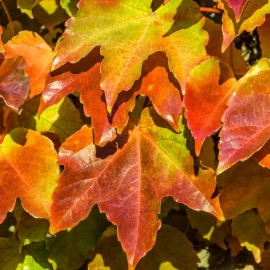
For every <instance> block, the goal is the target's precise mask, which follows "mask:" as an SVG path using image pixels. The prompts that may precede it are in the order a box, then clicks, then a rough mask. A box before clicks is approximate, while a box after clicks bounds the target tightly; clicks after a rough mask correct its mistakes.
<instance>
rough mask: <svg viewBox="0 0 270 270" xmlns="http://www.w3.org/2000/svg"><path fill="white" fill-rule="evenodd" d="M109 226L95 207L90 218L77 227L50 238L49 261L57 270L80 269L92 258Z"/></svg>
mask: <svg viewBox="0 0 270 270" xmlns="http://www.w3.org/2000/svg"><path fill="white" fill-rule="evenodd" d="M108 224H109V223H108V221H107V220H106V217H105V215H104V214H100V213H99V212H98V209H97V207H94V208H93V209H92V211H91V213H90V215H89V217H88V218H87V219H86V220H84V221H82V222H81V223H80V224H79V225H78V226H77V227H75V228H73V229H71V230H67V231H63V232H60V233H58V234H57V235H56V236H53V237H51V238H48V240H47V248H48V252H49V260H50V261H51V262H52V263H53V264H54V265H56V266H57V267H56V269H57V270H66V269H78V268H79V267H80V266H82V264H83V263H84V262H85V261H86V259H89V258H90V254H91V251H93V250H94V248H95V247H96V245H97V241H98V239H99V237H100V236H101V234H102V233H103V231H104V230H105V229H106V227H107V226H108Z"/></svg>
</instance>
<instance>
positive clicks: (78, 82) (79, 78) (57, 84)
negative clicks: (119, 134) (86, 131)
mask: <svg viewBox="0 0 270 270" xmlns="http://www.w3.org/2000/svg"><path fill="white" fill-rule="evenodd" d="M90 56H92V57H93V58H92V59H91V58H90V57H87V58H86V59H85V60H86V61H83V62H81V63H79V65H80V67H83V68H84V67H85V65H86V66H87V67H89V66H90V67H89V69H86V71H84V70H83V71H82V72H81V73H78V74H76V73H72V70H71V71H67V72H64V73H61V74H59V75H56V76H54V77H51V78H50V80H49V82H48V85H47V87H46V89H45V90H44V93H43V95H42V98H41V103H40V108H39V113H41V112H42V111H44V110H45V109H46V108H48V107H49V106H51V105H53V104H56V103H57V102H59V101H60V100H61V99H62V98H63V97H64V96H66V95H68V94H70V93H72V92H74V91H75V90H76V91H79V92H80V94H81V95H80V100H81V102H82V103H83V104H84V108H83V109H84V113H85V115H86V116H88V117H91V120H92V126H93V128H94V133H95V143H96V144H99V145H104V144H105V143H107V142H108V141H110V140H112V139H114V138H115V129H114V127H113V126H112V125H111V123H110V122H109V119H108V115H107V110H106V105H105V103H104V101H103V99H104V96H103V91H102V90H101V89H100V85H99V83H100V79H101V75H100V63H96V64H94V63H93V67H91V64H89V62H91V63H92V62H95V59H99V56H97V54H96V53H94V55H90ZM88 60H89V62H88V63H87V61H88Z"/></svg>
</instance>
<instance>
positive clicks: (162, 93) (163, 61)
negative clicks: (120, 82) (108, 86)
mask: <svg viewBox="0 0 270 270" xmlns="http://www.w3.org/2000/svg"><path fill="white" fill-rule="evenodd" d="M138 95H141V96H148V97H149V98H150V99H151V101H152V103H153V106H154V108H155V110H156V112H157V113H158V114H159V115H160V116H161V117H162V118H164V119H165V120H166V121H167V122H168V123H169V124H170V125H171V126H172V127H173V128H174V129H175V130H178V119H179V115H180V113H181V111H182V102H181V97H180V91H179V89H178V88H177V81H175V78H174V77H173V76H172V74H170V71H169V68H168V65H167V58H166V56H165V55H164V54H163V53H155V54H153V55H151V56H149V57H148V59H147V61H145V62H144V64H143V67H142V78H141V79H140V80H138V81H136V82H135V84H134V86H133V87H132V89H131V90H130V91H128V92H122V93H121V94H120V95H119V97H118V99H117V101H116V104H115V107H116V109H115V112H114V111H113V126H114V127H116V128H117V130H118V131H119V130H120V131H122V130H123V129H124V127H125V126H126V125H127V123H128V120H129V117H128V112H130V111H132V110H133V109H134V106H135V99H136V97H137V96H138Z"/></svg>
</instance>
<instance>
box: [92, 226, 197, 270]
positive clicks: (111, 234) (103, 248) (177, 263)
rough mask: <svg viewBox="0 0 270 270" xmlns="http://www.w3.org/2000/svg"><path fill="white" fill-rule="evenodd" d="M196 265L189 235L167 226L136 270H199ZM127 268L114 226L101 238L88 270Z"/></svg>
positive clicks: (120, 269) (159, 233)
mask: <svg viewBox="0 0 270 270" xmlns="http://www.w3.org/2000/svg"><path fill="white" fill-rule="evenodd" d="M116 256H117V257H116ZM196 262H198V257H197V255H196V253H195V251H194V249H193V247H192V244H191V243H190V242H189V241H188V240H187V238H186V236H185V235H184V234H183V233H182V232H180V231H179V230H177V229H175V228H173V227H171V226H168V225H163V226H162V228H161V230H160V231H159V232H158V235H157V241H156V244H155V246H154V248H153V249H152V250H151V251H150V252H149V253H148V254H147V255H146V256H145V258H143V259H142V260H141V261H140V262H139V264H138V266H137V267H136V270H142V269H143V270H144V269H147V270H156V269H160V270H177V269H179V270H180V269H190V270H192V269H197V265H196ZM126 268H127V266H126V264H125V260H124V256H123V253H122V252H121V247H120V245H119V243H118V242H117V238H116V231H115V230H114V228H112V227H110V228H108V230H107V231H106V232H105V233H104V235H103V236H102V238H101V239H100V241H99V245H98V247H97V249H96V251H95V253H94V258H93V260H92V261H91V262H90V264H89V265H88V269H89V270H90V269H104V270H105V269H106V270H107V269H108V270H110V269H112V270H113V269H119V270H124V269H126Z"/></svg>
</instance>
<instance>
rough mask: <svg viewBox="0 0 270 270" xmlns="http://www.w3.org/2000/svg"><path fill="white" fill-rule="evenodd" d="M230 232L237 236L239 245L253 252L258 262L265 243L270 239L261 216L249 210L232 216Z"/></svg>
mask: <svg viewBox="0 0 270 270" xmlns="http://www.w3.org/2000/svg"><path fill="white" fill-rule="evenodd" d="M232 233H233V234H234V235H235V236H237V238H238V239H239V241H240V243H241V246H245V247H246V248H247V249H248V250H250V251H251V252H252V253H253V256H254V259H255V261H256V262H257V263H259V262H260V261H261V259H262V253H263V252H264V250H265V248H264V247H265V244H266V243H267V242H268V243H269V240H270V235H268V234H267V233H266V231H265V227H264V222H263V220H262V219H261V217H260V216H259V215H258V214H257V213H254V212H252V211H250V212H247V213H244V214H243V215H241V216H238V217H236V218H234V219H233V221H232Z"/></svg>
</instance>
